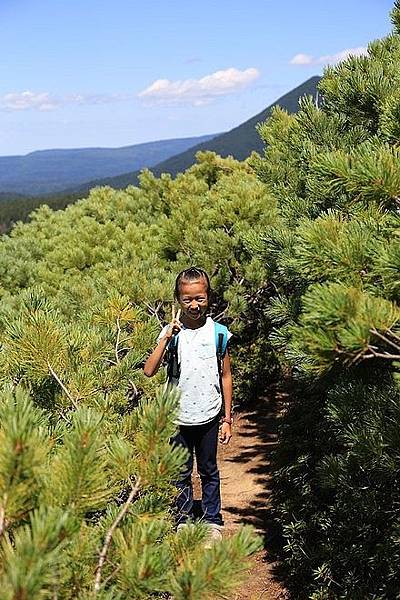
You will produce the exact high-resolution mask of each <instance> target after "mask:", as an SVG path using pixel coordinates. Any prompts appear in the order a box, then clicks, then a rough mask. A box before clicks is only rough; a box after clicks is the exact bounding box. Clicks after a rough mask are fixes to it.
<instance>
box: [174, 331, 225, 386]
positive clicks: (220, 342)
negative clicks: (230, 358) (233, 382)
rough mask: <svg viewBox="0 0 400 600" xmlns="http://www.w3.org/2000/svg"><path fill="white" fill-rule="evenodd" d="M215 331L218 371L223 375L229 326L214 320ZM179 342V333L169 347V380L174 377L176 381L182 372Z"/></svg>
mask: <svg viewBox="0 0 400 600" xmlns="http://www.w3.org/2000/svg"><path fill="white" fill-rule="evenodd" d="M214 331H215V353H216V355H217V363H218V373H219V376H220V377H221V375H222V363H223V360H224V356H225V353H226V348H227V346H228V328H227V327H225V325H222V324H221V323H215V322H214ZM178 343H179V334H178V335H175V336H174V337H173V338H171V340H170V342H169V344H168V347H167V377H168V381H169V382H171V381H172V379H175V380H176V381H177V380H178V379H179V377H180V374H181V366H180V364H179V360H178Z"/></svg>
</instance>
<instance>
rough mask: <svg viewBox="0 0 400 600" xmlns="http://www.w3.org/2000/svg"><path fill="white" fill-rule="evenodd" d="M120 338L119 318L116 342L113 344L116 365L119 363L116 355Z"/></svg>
mask: <svg viewBox="0 0 400 600" xmlns="http://www.w3.org/2000/svg"><path fill="white" fill-rule="evenodd" d="M120 337H121V326H120V324H119V317H117V340H116V342H115V358H116V359H117V363H119V362H120V360H119V354H118V346H119V340H120Z"/></svg>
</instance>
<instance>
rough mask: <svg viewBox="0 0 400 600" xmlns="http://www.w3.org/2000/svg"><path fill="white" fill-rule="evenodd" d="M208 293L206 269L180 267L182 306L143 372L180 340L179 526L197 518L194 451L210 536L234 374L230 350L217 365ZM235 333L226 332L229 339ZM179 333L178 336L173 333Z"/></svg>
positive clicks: (217, 518) (217, 525)
mask: <svg viewBox="0 0 400 600" xmlns="http://www.w3.org/2000/svg"><path fill="white" fill-rule="evenodd" d="M210 294H211V288H210V280H209V277H208V275H207V273H206V272H205V271H203V270H202V269H198V268H196V267H191V268H190V269H186V270H184V271H182V272H181V273H179V275H178V277H177V278H176V282H175V294H174V295H175V299H176V300H177V301H178V302H179V305H180V310H179V311H178V314H177V315H176V317H175V315H174V312H173V315H172V321H171V322H170V323H169V325H166V326H165V327H164V329H163V330H162V331H161V333H160V335H159V337H158V344H157V346H156V348H155V350H154V351H153V352H152V354H151V355H150V356H149V358H148V359H147V361H146V364H145V366H144V373H145V374H146V375H147V376H148V377H152V376H153V375H155V373H157V371H158V369H159V367H160V365H161V363H162V361H163V358H164V355H165V352H166V349H167V347H168V345H170V344H177V354H178V361H179V370H180V372H179V373H178V375H175V377H174V378H173V379H172V381H171V383H172V384H175V385H177V386H178V387H179V389H180V391H181V398H180V408H179V415H178V425H179V430H178V433H177V434H176V436H175V438H174V439H173V443H175V444H179V445H181V446H183V447H184V448H186V449H187V451H188V454H189V457H188V460H187V462H186V465H185V467H184V469H183V471H182V473H181V477H180V479H179V481H178V482H177V487H178V489H179V491H180V493H179V495H178V498H177V512H178V527H179V526H183V525H184V524H185V523H186V522H187V521H188V520H190V519H193V512H192V510H193V489H192V470H193V454H194V453H195V454H196V461H197V470H198V472H199V475H200V479H201V488H202V509H203V515H204V517H203V518H204V520H205V521H206V522H207V523H208V524H209V525H210V528H211V530H210V531H211V536H212V538H214V539H219V538H221V528H222V526H223V521H222V516H221V495H220V479H219V472H218V467H217V442H218V430H219V424H220V414H221V408H222V403H224V409H225V411H224V415H225V416H224V417H223V419H222V426H221V429H220V436H219V439H220V441H221V443H223V444H228V443H229V440H230V438H231V436H232V432H231V424H232V418H231V407H232V376H231V367H230V360H229V354H228V352H227V351H226V352H225V355H224V357H223V360H222V365H221V368H220V371H221V372H219V369H218V361H217V353H216V342H215V329H214V327H215V324H214V321H213V320H212V319H211V317H207V309H208V306H209V301H210ZM231 335H232V334H231V333H230V332H227V338H228V339H229V338H230V337H231ZM175 337H177V338H178V339H177V340H176V339H173V338H175ZM171 340H172V341H171ZM177 342H178V343H177ZM221 388H222V389H221Z"/></svg>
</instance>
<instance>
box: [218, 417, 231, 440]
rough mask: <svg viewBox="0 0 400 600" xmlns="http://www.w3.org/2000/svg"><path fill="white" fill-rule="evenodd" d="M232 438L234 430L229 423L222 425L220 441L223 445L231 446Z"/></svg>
mask: <svg viewBox="0 0 400 600" xmlns="http://www.w3.org/2000/svg"><path fill="white" fill-rule="evenodd" d="M231 437H232V428H231V426H230V425H229V423H225V422H224V423H222V425H221V429H220V431H219V441H220V442H221V444H229V440H230V439H231Z"/></svg>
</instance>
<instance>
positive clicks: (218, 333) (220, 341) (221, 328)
mask: <svg viewBox="0 0 400 600" xmlns="http://www.w3.org/2000/svg"><path fill="white" fill-rule="evenodd" d="M214 329H215V348H216V351H217V356H218V357H219V358H221V359H222V358H224V356H225V353H226V347H227V345H228V328H227V327H225V325H222V323H214Z"/></svg>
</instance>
